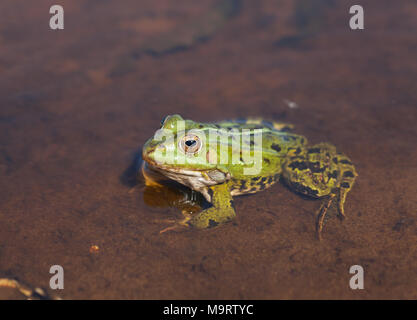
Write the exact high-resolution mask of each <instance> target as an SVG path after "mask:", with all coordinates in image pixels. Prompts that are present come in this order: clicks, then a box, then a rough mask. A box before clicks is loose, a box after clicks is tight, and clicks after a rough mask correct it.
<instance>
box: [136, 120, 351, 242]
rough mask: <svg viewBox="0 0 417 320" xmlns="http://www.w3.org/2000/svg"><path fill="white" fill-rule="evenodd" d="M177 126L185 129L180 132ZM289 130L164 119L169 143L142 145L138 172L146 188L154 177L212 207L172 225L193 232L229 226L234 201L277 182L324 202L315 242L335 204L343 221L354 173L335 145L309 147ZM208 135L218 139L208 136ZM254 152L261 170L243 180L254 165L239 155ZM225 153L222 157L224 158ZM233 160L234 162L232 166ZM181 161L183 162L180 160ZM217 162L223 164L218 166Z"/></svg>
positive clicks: (156, 141) (243, 122)
mask: <svg viewBox="0 0 417 320" xmlns="http://www.w3.org/2000/svg"><path fill="white" fill-rule="evenodd" d="M180 122H182V123H183V124H184V129H185V130H182V129H181V130H180V127H179V125H178V123H180ZM177 126H178V127H177ZM291 128H292V126H291V125H287V124H283V123H271V122H267V121H264V120H240V121H223V122H218V123H213V124H208V123H198V122H194V121H191V120H184V119H183V118H181V117H180V116H179V115H173V116H168V117H166V118H165V119H164V121H163V122H162V129H165V131H169V132H171V133H172V139H165V140H163V141H161V140H160V139H156V138H151V139H149V140H148V141H147V142H146V144H145V145H144V147H143V152H142V157H143V160H144V161H145V162H144V165H143V167H142V168H143V170H142V171H143V172H144V176H145V179H146V183H147V185H155V184H156V182H155V181H156V180H154V179H152V177H151V175H149V174H147V172H153V173H155V172H157V173H159V174H161V175H163V176H165V177H167V178H169V179H172V180H175V181H177V182H179V183H181V184H183V185H185V186H187V187H189V188H191V189H192V190H195V191H198V192H199V193H201V194H202V195H203V196H204V198H205V199H206V200H207V201H208V202H209V203H211V205H212V206H211V207H209V208H207V209H205V210H203V211H201V212H199V213H198V214H194V215H187V216H186V217H185V219H184V220H182V221H181V222H179V223H178V224H177V225H176V226H174V227H177V226H178V225H191V226H194V227H197V228H208V227H214V226H217V225H219V224H221V223H224V222H227V221H230V220H231V219H232V218H233V217H234V216H235V209H234V206H233V196H237V195H243V194H248V193H255V192H258V191H261V190H263V189H265V188H268V187H270V186H271V185H273V184H274V183H275V182H277V181H278V180H279V178H280V177H282V179H283V180H284V182H285V183H286V184H287V185H288V186H289V188H290V189H291V190H293V191H296V192H298V193H301V194H303V195H306V196H309V197H312V198H321V199H323V202H322V205H321V207H320V209H319V210H318V216H317V233H318V236H319V238H320V237H321V231H322V228H323V226H324V223H325V217H326V213H327V212H328V209H329V207H330V205H331V204H332V202H333V201H334V200H335V202H336V203H337V208H338V213H339V216H340V217H342V218H343V217H344V216H345V214H344V209H343V205H344V203H345V200H346V194H347V193H348V192H349V190H350V189H351V188H352V186H353V183H354V181H355V178H356V176H357V173H356V171H355V168H354V166H353V165H352V163H351V162H350V160H349V159H348V158H347V157H346V156H345V155H343V154H341V153H338V152H336V148H335V147H334V146H332V145H330V144H328V143H320V144H317V145H314V146H310V147H309V146H307V140H306V138H304V137H303V136H300V135H297V134H293V133H289V132H287V130H289V129H291ZM243 129H248V130H247V131H245V130H243ZM190 130H192V131H190ZM210 130H211V131H210ZM213 130H214V131H215V132H216V133H217V135H212V134H210V133H209V131H210V132H213ZM227 130H229V131H227ZM233 130H235V131H233ZM254 130H255V131H256V130H258V131H257V132H261V144H255V142H254V140H255V137H254ZM259 130H260V131H259ZM226 134H227V135H228V136H227V139H220V140H218V138H219V136H220V137H221V136H225V135H226ZM211 139H212V140H211ZM236 140H238V141H239V143H241V144H240V148H239V149H236V148H235V147H233V146H234V143H233V141H236ZM219 141H220V142H219ZM240 141H241V142H240ZM256 148H258V149H256ZM251 150H252V151H251ZM254 150H256V151H258V152H259V153H260V154H261V158H260V160H261V166H260V170H259V172H257V173H255V174H249V175H248V174H245V169H248V168H250V167H253V165H254V164H253V163H250V164H249V163H248V162H246V159H243V158H242V152H249V153H251V152H252V154H254V152H255V151H254ZM168 151H173V152H168ZM225 153H226V154H227V156H226V157H225V158H224V157H223V156H224V155H225ZM239 153H240V154H239ZM184 157H185V158H184ZM236 157H237V159H238V161H234V160H235V159H236ZM183 159H186V161H181V160H183ZM212 159H215V160H214V161H212ZM217 159H228V160H227V162H221V161H217ZM167 160H168V161H167ZM172 228H173V227H170V228H168V229H172Z"/></svg>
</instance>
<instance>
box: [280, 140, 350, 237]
mask: <svg viewBox="0 0 417 320" xmlns="http://www.w3.org/2000/svg"><path fill="white" fill-rule="evenodd" d="M282 175H283V178H284V180H285V181H286V182H287V184H288V185H289V187H290V188H291V189H293V190H294V191H297V192H299V193H302V194H304V195H306V196H309V197H313V198H321V199H323V202H322V204H321V206H320V209H319V210H318V214H317V223H316V230H317V236H318V238H319V239H321V233H322V230H323V227H324V225H325V223H326V221H327V219H328V218H329V216H330V215H329V213H330V212H329V211H332V210H329V208H330V207H331V206H332V203H334V202H335V201H336V203H337V212H338V215H339V217H340V218H341V219H344V218H345V212H344V203H345V201H346V195H347V193H348V192H349V191H350V189H351V188H352V186H353V184H354V182H355V179H356V177H357V173H356V170H355V167H354V166H353V164H352V163H351V162H350V160H349V158H347V157H346V156H345V155H343V154H341V153H338V152H336V148H335V147H334V146H332V145H330V144H327V143H320V144H317V145H315V146H312V147H309V148H306V149H303V150H300V151H299V152H298V153H297V154H295V155H291V156H290V157H289V158H288V159H287V160H286V162H285V163H284V166H283V174H282Z"/></svg>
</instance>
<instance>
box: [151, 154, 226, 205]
mask: <svg viewBox="0 0 417 320" xmlns="http://www.w3.org/2000/svg"><path fill="white" fill-rule="evenodd" d="M145 163H146V167H147V169H150V170H153V171H156V172H158V173H160V174H162V175H164V176H165V177H167V178H168V179H171V180H174V181H177V182H179V183H181V184H183V185H185V186H187V187H189V188H190V189H193V190H195V191H198V192H200V193H202V194H203V196H204V197H205V198H206V200H207V201H209V202H211V197H210V195H209V194H208V192H207V187H209V186H213V185H216V184H219V183H222V182H225V181H226V180H229V179H230V175H229V174H224V173H221V172H220V171H212V172H207V171H199V170H186V169H182V168H176V167H169V166H163V165H159V164H153V163H152V162H149V161H146V162H145ZM221 175H223V176H222V177H221Z"/></svg>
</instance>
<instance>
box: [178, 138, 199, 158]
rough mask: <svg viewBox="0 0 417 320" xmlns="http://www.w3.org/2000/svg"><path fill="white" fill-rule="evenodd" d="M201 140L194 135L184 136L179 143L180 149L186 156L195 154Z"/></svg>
mask: <svg viewBox="0 0 417 320" xmlns="http://www.w3.org/2000/svg"><path fill="white" fill-rule="evenodd" d="M201 146H202V144H201V140H200V138H199V137H198V136H196V135H194V134H187V135H185V136H184V137H183V138H182V139H181V140H180V142H179V147H180V149H181V150H182V151H183V152H185V153H188V154H195V153H197V152H198V151H200V149H201Z"/></svg>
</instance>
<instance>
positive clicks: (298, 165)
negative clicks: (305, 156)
mask: <svg viewBox="0 0 417 320" xmlns="http://www.w3.org/2000/svg"><path fill="white" fill-rule="evenodd" d="M289 167H290V168H291V169H298V170H306V169H308V165H307V162H305V161H294V162H291V164H290V165H289Z"/></svg>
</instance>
